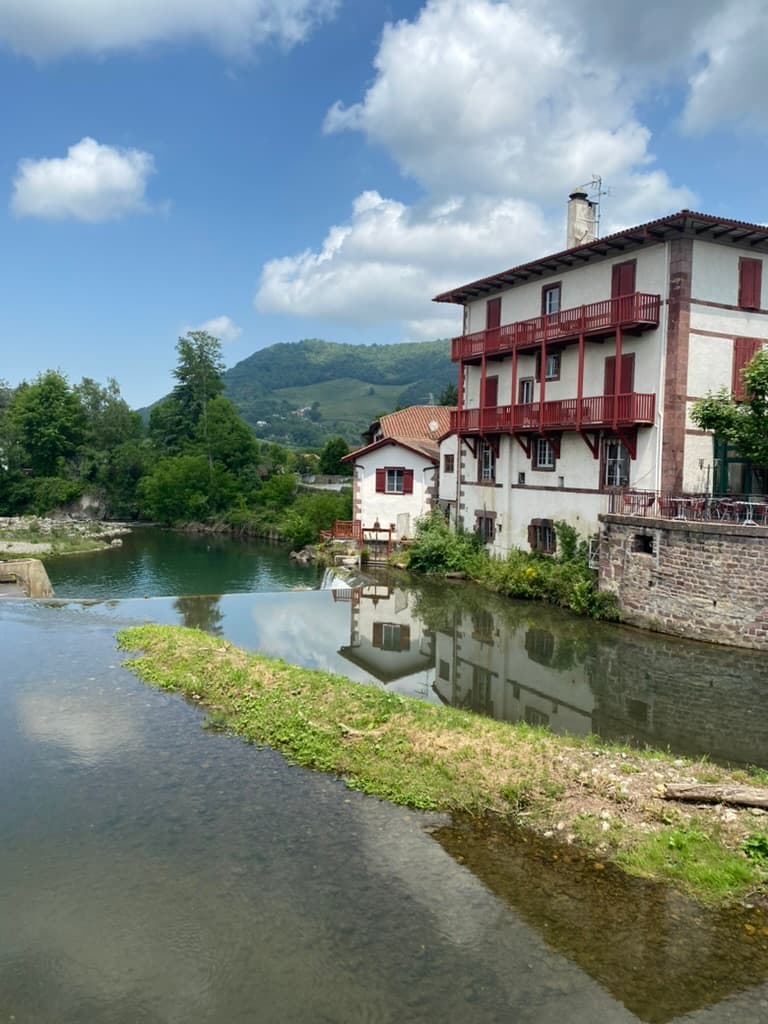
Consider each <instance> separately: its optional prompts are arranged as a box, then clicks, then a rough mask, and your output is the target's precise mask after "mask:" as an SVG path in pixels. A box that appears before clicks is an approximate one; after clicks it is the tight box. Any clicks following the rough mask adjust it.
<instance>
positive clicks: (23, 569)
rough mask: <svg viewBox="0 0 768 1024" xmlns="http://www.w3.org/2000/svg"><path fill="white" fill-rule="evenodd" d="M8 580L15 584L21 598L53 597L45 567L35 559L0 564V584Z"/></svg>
mask: <svg viewBox="0 0 768 1024" xmlns="http://www.w3.org/2000/svg"><path fill="white" fill-rule="evenodd" d="M9 580H12V581H14V582H15V584H16V585H17V587H18V588H19V590H20V591H21V596H23V597H53V596H54V595H53V587H52V586H51V581H50V580H49V579H48V573H47V572H46V571H45V566H44V565H43V563H42V562H41V561H40V560H39V559H37V558H20V559H16V560H14V561H10V562H0V584H5V582H6V581H9ZM11 596H17V595H15V594H13V595H11Z"/></svg>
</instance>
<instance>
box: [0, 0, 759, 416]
mask: <svg viewBox="0 0 768 1024" xmlns="http://www.w3.org/2000/svg"><path fill="white" fill-rule="evenodd" d="M696 10H697V14H698V17H697V19H696V21H695V23H691V22H690V21H689V18H688V14H687V13H686V12H690V8H689V6H688V5H687V4H677V5H675V4H669V3H668V2H666V0H665V2H662V0H647V2H646V3H645V4H644V6H643V8H642V11H639V9H638V8H637V5H636V4H635V3H634V2H630V0H616V2H615V3H613V4H612V5H605V4H604V3H602V2H601V0H570V2H568V3H566V0H538V2H537V4H536V5H535V8H534V6H532V5H531V4H529V3H524V2H522V0H429V2H427V3H422V2H417V0H391V2H379V0H163V2H162V3H158V2H157V0H79V2H78V3H77V4H64V3H63V2H62V0H3V3H2V4H1V5H0V83H1V84H2V94H3V96H4V98H5V103H4V105H3V112H2V117H3V131H2V134H0V187H1V188H2V193H3V202H2V204H1V205H0V217H2V221H3V223H2V239H3V245H2V249H1V250H0V303H2V306H1V308H2V312H3V319H4V325H3V326H4V331H3V342H2V344H1V346H0V378H5V379H7V380H8V381H10V382H11V384H16V383H18V382H19V381H20V380H21V379H24V378H26V379H31V378H33V377H34V376H35V375H36V374H37V373H38V372H40V371H42V370H45V369H47V368H49V367H52V368H59V369H61V370H62V371H63V372H64V373H66V374H67V375H68V376H69V378H70V379H71V380H72V381H73V382H74V381H77V380H79V379H80V378H81V377H82V376H90V377H94V378H96V379H97V380H100V381H105V380H106V378H107V377H109V376H112V377H115V378H116V379H117V380H118V382H119V383H120V385H121V388H122V390H123V394H124V395H125V397H126V398H127V399H128V401H129V402H130V403H131V404H132V405H134V406H139V405H143V404H146V403H148V402H150V401H153V400H154V399H156V398H157V397H159V396H160V395H161V394H163V393H165V392H166V391H167V390H168V388H169V386H170V384H171V376H170V373H171V370H172V368H173V366H174V363H175V352H174V345H175V342H176V338H177V336H178V335H179V334H180V333H183V332H184V331H185V330H187V329H189V328H196V327H200V326H203V325H208V326H209V328H210V329H211V330H212V332H213V333H217V334H219V335H220V336H221V338H222V342H223V346H224V354H225V359H226V362H227V363H228V365H232V364H234V363H235V362H237V361H238V360H240V359H243V358H245V357H246V356H247V355H249V354H250V353H251V352H253V351H255V350H256V349H258V348H262V347H263V346H265V345H269V344H272V343H274V342H284V341H296V340H299V339H300V338H304V337H323V338H326V339H328V340H334V341H348V342H359V343H371V342H389V341H402V340H421V339H427V338H433V337H439V336H445V335H447V334H450V333H453V332H455V331H456V330H457V327H458V316H457V315H455V314H454V311H453V310H452V309H450V308H447V307H444V306H436V305H435V304H433V303H432V302H431V301H430V300H431V297H432V296H433V295H434V294H435V293H436V292H438V291H440V290H443V289H445V288H449V287H451V286H454V285H458V284H460V283H462V282H464V281H466V280H469V279H472V278H474V277H477V276H481V275H485V274H489V273H492V272H494V271H497V270H500V269H502V268H503V267H507V266H511V265H513V264H515V263H517V262H520V261H522V260H525V259H529V258H534V257H536V256H539V255H542V254H544V253H546V252H548V251H553V250H557V249H559V248H561V247H562V245H563V234H564V227H563V221H564V214H565V199H566V197H567V193H568V191H570V190H571V188H572V187H574V186H575V185H577V184H581V183H582V182H585V181H587V180H589V179H590V178H591V177H592V175H593V174H595V173H597V174H601V175H602V177H603V180H604V182H605V183H606V184H607V185H608V186H610V189H611V193H610V195H609V196H607V197H606V198H605V199H604V201H603V221H602V224H603V230H604V232H607V231H609V230H612V229H617V228H619V227H622V226H626V225H629V224H632V223H639V222H641V221H643V220H647V219H650V218H652V217H656V216H662V215H664V214H665V213H669V212H672V211H673V210H676V209H679V208H681V207H683V206H690V207H692V208H695V209H701V210H705V211H708V212H712V213H719V214H723V215H727V216H732V217H736V218H741V219H746V220H754V221H758V222H765V221H766V220H768V215H767V212H768V211H767V208H768V182H767V181H766V175H765V172H764V169H763V168H764V165H765V158H766V141H765V140H766V129H768V111H766V110H765V109H763V102H762V97H763V95H764V94H765V92H766V87H767V86H768V80H767V79H768V70H767V67H766V62H765V61H764V59H763V54H764V51H765V46H766V43H767V42H768V11H766V4H765V3H764V2H763V0H698V3H697V5H696ZM534 12H535V13H534Z"/></svg>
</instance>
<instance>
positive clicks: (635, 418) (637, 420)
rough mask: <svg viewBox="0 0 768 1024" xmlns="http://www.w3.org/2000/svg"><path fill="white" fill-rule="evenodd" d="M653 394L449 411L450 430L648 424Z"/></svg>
mask: <svg viewBox="0 0 768 1024" xmlns="http://www.w3.org/2000/svg"><path fill="white" fill-rule="evenodd" d="M655 412H656V396H655V395H654V394H641V393H640V392H636V391H633V392H632V393H631V394H627V395H592V396H590V397H588V398H582V399H578V398H560V399H556V400H555V401H552V402H526V403H524V404H517V405H495V406H488V407H486V408H484V409H461V410H454V411H453V412H452V413H451V430H454V431H458V432H459V433H465V434H467V433H468V434H472V433H478V434H482V433H515V432H517V433H524V432H526V431H546V430H579V429H581V428H585V429H593V428H596V427H611V426H613V425H621V426H633V425H639V424H645V425H652V424H653V421H654V416H655Z"/></svg>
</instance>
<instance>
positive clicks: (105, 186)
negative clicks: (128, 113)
mask: <svg viewBox="0 0 768 1024" xmlns="http://www.w3.org/2000/svg"><path fill="white" fill-rule="evenodd" d="M153 171H154V159H153V157H152V155H151V153H145V152H143V151H142V150H139V149H120V148H118V147H115V146H104V145H101V144H100V143H98V142H96V140H95V139H91V138H88V137H86V138H84V139H81V140H80V142H78V143H76V144H75V145H74V146H70V147H69V149H68V150H67V155H66V157H51V158H44V159H42V160H31V159H23V160H20V161H19V164H18V172H17V174H16V177H15V179H14V182H13V196H12V199H11V209H12V210H13V212H14V213H15V214H16V215H17V216H19V217H40V218H44V219H58V220H64V219H71V220H82V221H90V222H92V223H93V222H98V221H105V220H114V219H116V218H118V217H122V216H124V215H126V214H128V213H144V212H147V211H148V210H149V204H148V203H147V201H146V198H145V192H146V187H147V179H148V178H149V176H150V174H152V173H153Z"/></svg>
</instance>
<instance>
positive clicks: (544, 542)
mask: <svg viewBox="0 0 768 1024" xmlns="http://www.w3.org/2000/svg"><path fill="white" fill-rule="evenodd" d="M528 544H529V545H530V547H531V550H532V551H541V553H542V554H544V555H553V554H554V553H555V550H556V548H557V534H556V533H555V524H554V523H553V522H552V520H551V519H532V520H531V523H530V525H529V527H528Z"/></svg>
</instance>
